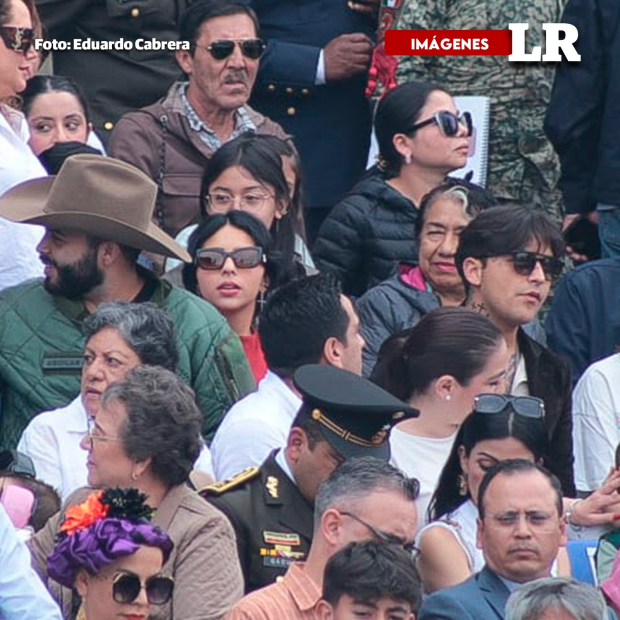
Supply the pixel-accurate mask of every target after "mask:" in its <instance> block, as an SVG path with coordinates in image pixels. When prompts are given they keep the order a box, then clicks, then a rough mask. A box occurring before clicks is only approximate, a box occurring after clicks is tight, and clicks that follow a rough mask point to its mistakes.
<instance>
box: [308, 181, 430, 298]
mask: <svg viewBox="0 0 620 620" xmlns="http://www.w3.org/2000/svg"><path fill="white" fill-rule="evenodd" d="M417 219H418V210H417V208H416V206H415V205H414V204H413V202H411V200H409V199H408V198H405V196H403V195H402V194H401V193H400V192H398V191H396V190H395V189H393V188H392V187H390V186H389V185H388V184H387V183H386V182H385V180H384V177H383V175H382V174H381V173H380V172H378V171H377V170H376V169H373V170H371V171H369V172H368V174H367V175H366V176H365V177H363V178H362V180H361V181H360V182H359V183H358V184H357V185H356V186H355V187H354V188H353V189H352V190H351V191H350V192H349V193H348V194H347V195H346V196H345V197H344V198H343V199H342V201H341V202H340V203H339V204H338V205H336V206H335V207H334V209H333V210H332V212H331V213H330V214H329V216H328V217H327V219H326V220H325V222H324V223H323V226H322V227H321V230H320V231H319V236H318V238H317V240H316V244H315V247H314V258H315V261H316V265H317V267H318V268H319V269H320V270H321V271H322V270H326V271H335V272H336V273H338V275H339V276H340V277H341V278H342V283H343V290H344V292H345V293H347V294H349V295H353V296H355V297H358V296H360V295H362V294H363V293H364V292H365V291H366V290H368V289H369V288H370V287H372V286H375V285H376V284H379V283H380V282H382V281H383V280H385V279H387V278H389V277H390V276H391V275H392V274H393V273H394V271H395V269H396V265H397V264H398V263H399V262H401V261H408V262H414V263H417V260H418V243H417V240H416V234H415V224H416V220H417Z"/></svg>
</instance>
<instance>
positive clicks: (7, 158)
mask: <svg viewBox="0 0 620 620" xmlns="http://www.w3.org/2000/svg"><path fill="white" fill-rule="evenodd" d="M7 117H8V118H7ZM29 137H30V136H29V133H28V124H27V123H26V119H25V118H24V116H23V114H21V113H20V112H17V111H16V110H12V109H11V108H8V107H7V106H3V105H2V104H0V197H2V195H3V194H4V193H5V192H6V191H7V190H9V189H10V188H12V187H13V186H15V185H18V184H19V183H23V182H24V181H28V180H30V179H36V178H38V177H45V176H47V172H45V168H43V166H42V165H41V162H40V161H39V160H38V158H37V156H36V155H35V154H34V153H33V152H32V151H31V150H30V147H29V146H28V139H29ZM44 232H45V229H44V228H43V227H42V226H35V225H33V224H17V223H16V222H11V221H9V220H7V219H5V218H3V217H0V290H2V289H4V288H7V287H8V286H14V285H16V284H20V283H21V282H23V281H24V280H29V279H30V278H38V277H40V276H42V275H43V264H42V263H41V261H40V260H39V255H38V254H37V251H36V247H37V245H38V243H39V241H41V239H42V237H43V234H44Z"/></svg>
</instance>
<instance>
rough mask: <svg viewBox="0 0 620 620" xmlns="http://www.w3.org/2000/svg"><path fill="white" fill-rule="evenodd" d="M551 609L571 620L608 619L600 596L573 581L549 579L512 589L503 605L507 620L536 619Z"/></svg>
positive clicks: (590, 587) (595, 591) (596, 592)
mask: <svg viewBox="0 0 620 620" xmlns="http://www.w3.org/2000/svg"><path fill="white" fill-rule="evenodd" d="M550 610H558V611H559V610H561V611H565V612H566V613H567V614H569V615H570V616H571V618H574V620H607V618H608V616H607V605H606V604H605V599H604V598H603V595H602V594H601V593H600V592H599V591H598V590H597V589H596V588H593V587H592V586H589V585H588V584H585V583H580V582H579V581H575V580H574V579H566V578H562V577H550V578H546V579H537V580H536V581H531V582H529V583H526V584H525V585H523V586H521V587H519V588H518V589H517V590H515V591H514V592H513V593H512V594H511V595H510V598H509V599H508V603H507V605H506V620H539V619H540V618H542V617H543V614H544V613H545V612H547V611H550Z"/></svg>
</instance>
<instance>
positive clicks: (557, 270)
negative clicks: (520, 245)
mask: <svg viewBox="0 0 620 620" xmlns="http://www.w3.org/2000/svg"><path fill="white" fill-rule="evenodd" d="M510 256H511V257H512V263H513V265H514V268H515V271H516V272H517V273H518V274H519V275H522V276H529V275H530V274H531V273H532V272H533V271H534V269H536V264H537V263H540V266H541V267H542V270H543V273H544V274H545V278H546V279H547V280H553V279H555V278H558V277H559V276H560V275H561V274H562V269H564V263H563V262H562V260H560V259H559V258H554V257H553V256H545V255H544V254H538V253H536V252H513V253H512V254H511V255H510Z"/></svg>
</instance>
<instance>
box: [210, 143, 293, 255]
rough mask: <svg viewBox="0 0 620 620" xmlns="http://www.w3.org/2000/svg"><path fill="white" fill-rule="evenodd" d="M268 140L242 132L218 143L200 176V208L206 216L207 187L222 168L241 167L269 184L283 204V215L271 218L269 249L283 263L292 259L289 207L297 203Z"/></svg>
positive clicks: (278, 153)
mask: <svg viewBox="0 0 620 620" xmlns="http://www.w3.org/2000/svg"><path fill="white" fill-rule="evenodd" d="M272 142H273V139H269V140H266V139H264V137H263V136H261V135H257V134H254V133H252V132H246V133H244V134H242V135H240V136H238V137H237V138H235V139H234V140H231V141H230V142H227V143H226V144H224V145H223V146H221V147H220V148H219V149H218V150H217V151H216V152H215V153H214V154H213V156H212V157H211V159H210V160H209V163H208V164H207V167H206V169H205V173H204V175H203V177H202V190H201V200H200V210H201V213H202V214H203V215H207V209H206V200H205V197H206V196H207V195H208V193H209V187H210V186H211V185H212V184H213V182H214V181H215V180H216V179H217V178H218V177H219V176H220V175H221V174H222V173H223V172H224V171H226V170H227V169H228V168H231V167H232V166H241V167H242V168H245V170H247V171H248V172H249V173H250V174H251V175H252V176H253V177H254V178H255V179H256V180H257V181H259V182H260V183H264V184H265V185H270V186H271V187H273V190H274V192H275V200H276V202H277V203H279V204H283V205H285V209H286V215H285V216H284V217H282V218H281V219H279V220H278V219H275V220H274V222H273V224H272V226H271V230H270V233H271V238H272V241H273V249H274V250H275V251H277V252H279V254H280V255H281V256H282V257H283V259H284V261H285V262H287V261H288V260H291V261H292V258H293V256H294V253H295V234H296V233H297V232H298V230H297V228H298V214H297V213H296V212H293V209H295V208H298V205H294V204H293V203H292V202H291V199H290V196H289V189H288V184H287V183H286V178H285V176H284V171H283V169H282V158H281V155H280V152H279V151H278V150H276V149H274V147H273V144H272ZM302 231H303V229H302Z"/></svg>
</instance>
